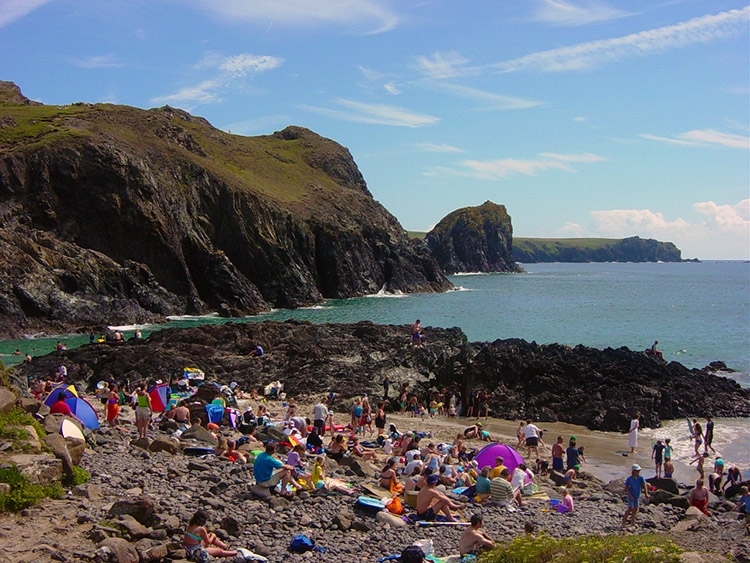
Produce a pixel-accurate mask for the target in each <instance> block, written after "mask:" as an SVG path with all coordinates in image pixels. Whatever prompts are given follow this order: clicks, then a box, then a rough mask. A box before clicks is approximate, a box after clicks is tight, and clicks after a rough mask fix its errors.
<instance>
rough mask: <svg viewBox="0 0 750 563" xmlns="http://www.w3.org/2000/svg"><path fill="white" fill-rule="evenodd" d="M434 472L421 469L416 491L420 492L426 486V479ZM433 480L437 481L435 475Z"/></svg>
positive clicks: (428, 469) (426, 468)
mask: <svg viewBox="0 0 750 563" xmlns="http://www.w3.org/2000/svg"><path fill="white" fill-rule="evenodd" d="M433 473H434V471H433V470H432V469H430V468H429V467H425V468H424V469H422V474H421V475H420V476H419V479H417V486H416V489H417V490H420V489H422V488H424V487H425V485H427V477H429V476H430V475H432V474H433ZM435 479H437V475H435Z"/></svg>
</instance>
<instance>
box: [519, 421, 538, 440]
mask: <svg viewBox="0 0 750 563" xmlns="http://www.w3.org/2000/svg"><path fill="white" fill-rule="evenodd" d="M523 435H524V436H526V438H538V437H539V428H537V427H536V426H535V425H534V424H527V425H526V426H524V427H523Z"/></svg>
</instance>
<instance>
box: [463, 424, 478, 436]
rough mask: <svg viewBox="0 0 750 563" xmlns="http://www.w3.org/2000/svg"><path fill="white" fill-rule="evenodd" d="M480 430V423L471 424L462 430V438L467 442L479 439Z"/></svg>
mask: <svg viewBox="0 0 750 563" xmlns="http://www.w3.org/2000/svg"><path fill="white" fill-rule="evenodd" d="M481 429H482V423H481V422H477V423H476V424H473V425H472V426H469V427H467V428H464V438H466V439H467V440H471V439H472V438H479V432H480V431H481Z"/></svg>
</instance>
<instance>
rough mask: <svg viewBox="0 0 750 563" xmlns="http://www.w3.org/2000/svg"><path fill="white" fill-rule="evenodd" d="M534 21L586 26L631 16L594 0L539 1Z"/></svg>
mask: <svg viewBox="0 0 750 563" xmlns="http://www.w3.org/2000/svg"><path fill="white" fill-rule="evenodd" d="M537 4H538V7H537V9H536V10H535V11H534V16H533V17H532V21H538V22H545V23H551V24H554V25H586V24H589V23H596V22H602V21H609V20H614V19H619V18H624V17H627V16H630V15H631V14H629V13H628V12H624V11H622V10H618V9H617V8H613V7H612V6H610V5H609V4H606V3H604V2H595V1H592V0H588V1H583V2H581V1H579V2H571V1H569V0H568V1H566V0H538V1H537Z"/></svg>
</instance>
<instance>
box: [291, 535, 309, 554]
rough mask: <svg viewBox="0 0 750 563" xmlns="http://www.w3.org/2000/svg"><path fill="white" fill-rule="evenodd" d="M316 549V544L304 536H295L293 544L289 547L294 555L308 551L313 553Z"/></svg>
mask: <svg viewBox="0 0 750 563" xmlns="http://www.w3.org/2000/svg"><path fill="white" fill-rule="evenodd" d="M314 547H315V542H314V541H312V540H311V539H310V538H308V537H307V536H306V535H304V534H300V535H298V536H294V538H293V539H292V544H291V545H290V546H289V551H292V552H294V553H305V552H306V551H312V550H313V548H314Z"/></svg>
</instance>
